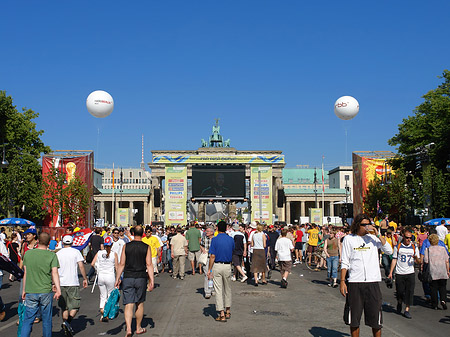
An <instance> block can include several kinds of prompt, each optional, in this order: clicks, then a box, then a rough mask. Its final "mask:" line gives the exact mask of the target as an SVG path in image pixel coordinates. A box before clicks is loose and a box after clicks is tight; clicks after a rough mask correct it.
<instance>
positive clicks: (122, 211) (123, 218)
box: [117, 208, 130, 226]
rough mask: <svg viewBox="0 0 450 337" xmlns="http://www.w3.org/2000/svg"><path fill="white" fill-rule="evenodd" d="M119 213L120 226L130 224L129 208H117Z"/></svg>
mask: <svg viewBox="0 0 450 337" xmlns="http://www.w3.org/2000/svg"><path fill="white" fill-rule="evenodd" d="M117 214H118V216H119V226H128V224H129V223H130V222H129V221H128V218H129V210H128V208H119V209H117Z"/></svg>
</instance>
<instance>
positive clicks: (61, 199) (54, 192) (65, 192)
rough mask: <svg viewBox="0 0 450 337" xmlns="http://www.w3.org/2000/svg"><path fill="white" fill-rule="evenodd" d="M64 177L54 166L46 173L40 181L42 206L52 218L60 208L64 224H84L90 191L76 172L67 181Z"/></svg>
mask: <svg viewBox="0 0 450 337" xmlns="http://www.w3.org/2000/svg"><path fill="white" fill-rule="evenodd" d="M66 179H67V178H66V175H65V174H62V173H61V172H59V171H58V170H57V169H55V168H54V167H52V168H51V170H50V171H49V172H48V173H47V174H46V176H45V177H44V179H43V182H42V194H43V205H44V208H45V210H46V211H47V212H48V213H49V214H50V215H51V216H52V218H57V217H58V216H59V211H60V209H62V218H63V223H64V224H68V223H70V224H71V225H80V224H84V225H85V224H86V221H85V220H86V212H87V211H88V209H89V204H90V202H91V197H90V196H91V194H92V193H91V192H92V191H89V189H88V187H87V184H86V183H85V182H83V180H82V179H81V178H80V176H79V175H77V174H75V176H74V177H73V179H71V180H70V182H69V183H67V180H66ZM53 225H55V223H53Z"/></svg>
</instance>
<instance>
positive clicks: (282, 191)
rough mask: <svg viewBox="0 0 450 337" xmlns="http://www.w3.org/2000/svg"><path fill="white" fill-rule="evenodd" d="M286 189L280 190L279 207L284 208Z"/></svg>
mask: <svg viewBox="0 0 450 337" xmlns="http://www.w3.org/2000/svg"><path fill="white" fill-rule="evenodd" d="M284 199H285V197H284V190H278V199H277V207H278V208H282V207H283V206H284Z"/></svg>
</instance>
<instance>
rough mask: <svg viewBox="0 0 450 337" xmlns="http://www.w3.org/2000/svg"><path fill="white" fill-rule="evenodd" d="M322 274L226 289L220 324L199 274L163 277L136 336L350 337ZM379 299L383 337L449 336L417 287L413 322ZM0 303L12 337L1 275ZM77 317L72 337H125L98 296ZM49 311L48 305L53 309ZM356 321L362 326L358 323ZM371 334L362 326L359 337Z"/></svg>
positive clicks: (303, 272)
mask: <svg viewBox="0 0 450 337" xmlns="http://www.w3.org/2000/svg"><path fill="white" fill-rule="evenodd" d="M325 278H326V272H325V271H320V272H311V271H309V270H308V269H307V268H306V267H305V266H304V265H298V266H296V267H294V268H293V270H292V274H291V275H290V276H289V279H288V281H289V286H288V288H287V289H281V288H280V286H279V284H280V282H279V281H280V274H279V273H278V272H274V274H273V276H272V279H271V280H270V281H269V284H268V285H266V286H259V287H254V286H252V285H249V284H242V283H240V282H233V284H232V291H233V305H232V317H231V319H230V320H228V321H227V322H226V323H218V322H215V321H214V317H215V315H216V313H215V304H214V297H212V298H211V299H204V298H203V275H198V274H196V275H190V273H188V275H187V277H186V278H185V280H184V281H181V280H173V279H171V278H170V277H169V275H168V274H167V273H165V274H162V275H161V276H159V277H157V278H156V279H155V289H154V290H153V291H152V292H151V293H148V296H147V301H146V302H145V317H144V322H143V326H144V327H146V328H147V330H148V332H147V333H146V334H145V335H143V336H294V335H295V336H315V337H319V336H327V337H328V336H330V337H338V336H349V335H350V334H349V329H348V327H347V326H345V324H344V323H343V321H342V314H343V307H344V298H343V297H342V296H341V295H340V293H339V290H338V289H334V288H330V287H328V286H327V282H326V280H325ZM381 289H382V292H383V302H384V304H383V311H384V313H383V314H384V316H383V318H384V328H383V336H420V337H423V336H446V337H447V336H449V331H450V310H447V311H443V310H439V311H435V310H431V309H430V308H428V307H425V302H424V301H423V296H422V295H423V292H422V289H421V284H420V283H419V282H418V281H417V282H416V296H415V299H414V301H415V303H414V304H415V305H414V306H413V307H412V309H411V314H412V316H413V319H411V320H408V319H406V318H404V317H403V316H400V315H397V314H396V313H395V304H396V300H395V297H394V289H395V288H394V289H388V288H387V287H386V286H385V285H384V284H381ZM0 294H1V296H2V298H3V301H4V302H5V304H6V307H7V316H6V319H5V320H4V321H3V322H0V336H2V337H3V336H10V337H12V336H15V335H16V332H17V327H16V320H17V299H18V296H19V283H18V282H14V283H9V282H8V279H7V275H5V276H4V285H3V288H2V290H1V293H0ZM81 296H82V302H81V309H80V312H79V314H78V316H77V317H76V318H75V320H74V321H73V322H72V326H73V328H74V330H75V332H76V336H90V337H93V336H108V335H112V336H124V335H125V323H124V317H123V312H121V313H120V314H119V317H118V318H117V319H115V320H113V321H110V322H108V323H102V322H100V321H99V312H98V304H99V293H98V289H97V288H96V289H95V290H94V293H93V294H91V287H89V288H88V289H84V290H82V292H81ZM54 305H55V303H54ZM53 313H54V316H53V335H54V336H64V334H63V333H62V330H61V317H60V311H59V308H57V307H56V306H54V311H53ZM362 322H363V321H362ZM370 335H371V329H370V328H368V327H365V326H361V336H370ZM32 336H42V324H41V323H39V324H35V326H34V327H33V333H32Z"/></svg>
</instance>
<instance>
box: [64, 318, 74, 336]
mask: <svg viewBox="0 0 450 337" xmlns="http://www.w3.org/2000/svg"><path fill="white" fill-rule="evenodd" d="M61 327H62V329H63V330H64V334H65V335H66V336H67V337H73V334H74V332H73V329H72V327H71V326H70V324H69V322H67V321H64V322H63V323H62V324H61Z"/></svg>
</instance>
